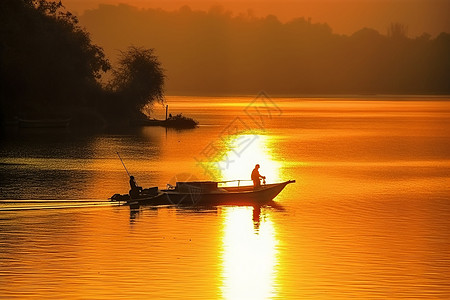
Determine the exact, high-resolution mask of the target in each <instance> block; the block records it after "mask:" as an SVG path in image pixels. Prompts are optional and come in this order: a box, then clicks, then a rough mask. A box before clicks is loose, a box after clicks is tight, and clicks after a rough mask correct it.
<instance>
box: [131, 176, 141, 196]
mask: <svg viewBox="0 0 450 300" xmlns="http://www.w3.org/2000/svg"><path fill="white" fill-rule="evenodd" d="M130 188H131V190H130V197H131V198H135V197H137V196H139V194H140V192H142V187H140V186H138V185H137V184H136V180H134V176H130Z"/></svg>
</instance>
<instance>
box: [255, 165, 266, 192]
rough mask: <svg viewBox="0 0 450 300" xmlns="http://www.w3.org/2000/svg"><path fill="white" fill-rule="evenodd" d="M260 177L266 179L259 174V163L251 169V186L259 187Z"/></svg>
mask: <svg viewBox="0 0 450 300" xmlns="http://www.w3.org/2000/svg"><path fill="white" fill-rule="evenodd" d="M261 179H266V177H265V176H262V175H261V174H259V164H257V165H256V166H255V168H254V169H253V171H252V181H253V187H255V188H258V187H260V186H261Z"/></svg>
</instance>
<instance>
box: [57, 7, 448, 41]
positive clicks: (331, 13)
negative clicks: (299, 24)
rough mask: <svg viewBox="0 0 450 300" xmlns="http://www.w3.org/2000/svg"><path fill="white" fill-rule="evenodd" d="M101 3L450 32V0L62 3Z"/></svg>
mask: <svg viewBox="0 0 450 300" xmlns="http://www.w3.org/2000/svg"><path fill="white" fill-rule="evenodd" d="M99 3H107V4H119V3H125V4H129V5H133V6H136V7H141V8H162V9H166V10H175V9H178V8H179V7H181V6H183V5H188V6H190V7H191V8H192V9H202V10H207V9H209V8H210V7H211V6H213V5H221V6H223V7H224V8H225V9H227V10H230V11H232V12H233V13H235V14H238V13H240V12H245V13H246V12H247V11H248V10H249V9H250V10H251V11H252V12H253V13H254V14H255V15H256V16H264V15H267V14H274V15H276V16H278V18H279V19H280V20H282V21H287V20H290V19H292V18H295V17H305V18H311V19H312V22H314V23H316V22H323V23H328V24H329V25H330V26H331V28H332V29H333V31H334V32H336V33H346V34H351V33H353V32H355V31H357V30H359V29H361V28H363V27H370V28H374V29H376V30H378V31H380V32H381V33H386V30H387V27H388V26H389V24H390V23H392V22H400V23H403V24H405V25H407V26H408V28H409V34H410V36H413V37H414V36H417V35H420V34H422V33H423V32H428V33H430V34H432V35H436V34H438V33H440V32H442V31H446V32H450V13H449V12H450V0H279V1H277V0H265V1H260V0H244V1H236V0H221V1H214V0H190V1H187V0H184V1H183V0H63V4H64V5H65V7H66V8H67V9H69V10H70V11H73V12H75V13H77V14H78V15H80V14H82V13H83V12H84V10H86V9H93V8H96V7H97V6H98V5H99Z"/></svg>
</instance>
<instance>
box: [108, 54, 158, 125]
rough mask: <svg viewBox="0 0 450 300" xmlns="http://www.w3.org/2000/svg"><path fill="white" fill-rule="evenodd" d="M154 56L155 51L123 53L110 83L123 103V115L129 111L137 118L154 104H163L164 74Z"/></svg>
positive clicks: (121, 107) (121, 109)
mask: <svg viewBox="0 0 450 300" xmlns="http://www.w3.org/2000/svg"><path fill="white" fill-rule="evenodd" d="M153 52H154V50H153V49H143V48H137V47H133V46H132V47H129V48H128V50H127V51H124V52H121V53H120V58H119V62H118V65H117V67H116V68H115V69H113V79H112V80H111V82H110V83H109V87H110V89H111V90H112V91H113V92H114V93H116V96H117V97H118V100H119V102H120V103H121V104H120V106H119V109H120V113H122V114H123V113H124V112H127V111H128V114H129V115H130V116H132V117H134V116H138V115H139V114H141V112H142V110H143V108H144V107H146V108H147V109H148V106H149V105H151V104H153V103H154V102H155V101H156V102H159V103H161V104H162V103H163V102H164V98H163V97H164V90H163V87H164V71H163V69H162V67H161V64H160V62H159V60H158V58H157V57H156V56H155V55H154V53H153Z"/></svg>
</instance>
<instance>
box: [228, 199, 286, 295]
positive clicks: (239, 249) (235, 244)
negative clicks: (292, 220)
mask: <svg viewBox="0 0 450 300" xmlns="http://www.w3.org/2000/svg"><path fill="white" fill-rule="evenodd" d="M253 209H254V208H252V207H227V208H224V210H223V214H224V227H223V255H222V263H223V270H222V276H223V285H222V295H223V297H224V299H232V300H236V299H270V298H273V297H274V296H275V295H276V276H277V272H276V265H277V264H278V261H277V256H278V251H277V245H278V241H277V239H276V233H275V229H274V226H273V224H272V222H271V221H270V220H268V219H265V218H263V220H261V222H260V224H259V227H258V230H255V229H254V226H253V222H252V219H254V217H252V215H253Z"/></svg>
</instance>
